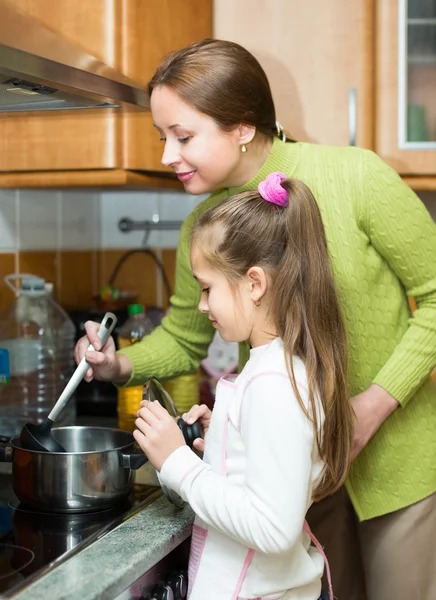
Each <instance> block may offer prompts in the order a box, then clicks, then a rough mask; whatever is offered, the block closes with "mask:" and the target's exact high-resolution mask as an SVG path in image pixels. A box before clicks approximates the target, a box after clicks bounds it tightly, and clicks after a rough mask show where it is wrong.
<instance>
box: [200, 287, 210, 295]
mask: <svg viewBox="0 0 436 600" xmlns="http://www.w3.org/2000/svg"><path fill="white" fill-rule="evenodd" d="M201 291H202V292H203V293H204V294H207V295H209V292H210V288H203V289H202V290H201Z"/></svg>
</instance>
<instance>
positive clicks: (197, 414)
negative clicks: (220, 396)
mask: <svg viewBox="0 0 436 600" xmlns="http://www.w3.org/2000/svg"><path fill="white" fill-rule="evenodd" d="M211 416H212V411H211V410H210V408H208V407H207V406H206V404H200V405H199V404H195V405H194V406H193V407H192V408H191V409H190V410H189V412H187V413H185V414H183V415H182V419H183V420H184V421H186V423H188V425H192V423H195V422H196V421H200V425H201V426H202V428H203V435H204V437H206V432H207V430H208V429H209V425H210V418H211ZM193 446H194V448H195V449H196V450H199V451H200V452H204V439H202V438H197V439H196V440H194V444H193Z"/></svg>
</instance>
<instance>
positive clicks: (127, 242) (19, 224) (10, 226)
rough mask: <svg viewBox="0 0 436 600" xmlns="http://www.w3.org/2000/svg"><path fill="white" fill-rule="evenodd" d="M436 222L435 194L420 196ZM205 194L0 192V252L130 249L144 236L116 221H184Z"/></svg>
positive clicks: (173, 240)
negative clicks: (157, 219) (129, 231)
mask: <svg viewBox="0 0 436 600" xmlns="http://www.w3.org/2000/svg"><path fill="white" fill-rule="evenodd" d="M420 196H421V198H422V199H423V201H424V203H425V205H426V206H427V208H428V210H429V211H430V213H431V214H432V216H433V218H434V219H435V221H436V192H425V193H422V194H420ZM203 198H204V196H189V195H188V194H184V193H182V192H180V193H179V192H137V191H109V192H108V191H104V192H100V191H92V190H77V191H56V190H1V189H0V252H16V251H18V250H44V249H47V250H74V249H94V248H103V249H104V248H133V247H137V246H140V245H141V243H142V240H143V239H144V233H143V232H140V231H135V232H131V233H122V232H121V231H119V229H118V221H119V220H120V219H121V218H123V217H129V218H131V219H134V220H141V221H143V220H152V219H153V217H158V218H159V220H161V221H165V220H172V221H178V220H180V221H183V220H184V219H185V218H186V217H187V216H188V215H189V213H190V212H191V211H192V210H193V208H194V207H195V206H196V205H197V204H198V203H199V202H200V201H201V200H202V199H203ZM178 239H179V233H178V232H177V231H154V232H152V233H151V234H150V237H149V239H148V245H149V246H151V247H154V248H176V247H177V242H178Z"/></svg>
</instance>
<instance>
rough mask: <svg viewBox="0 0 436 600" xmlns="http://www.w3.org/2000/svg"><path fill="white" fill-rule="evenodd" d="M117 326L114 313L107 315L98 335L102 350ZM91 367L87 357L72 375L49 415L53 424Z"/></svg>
mask: <svg viewBox="0 0 436 600" xmlns="http://www.w3.org/2000/svg"><path fill="white" fill-rule="evenodd" d="M116 324H117V318H116V316H115V315H114V314H113V313H110V312H107V313H106V314H105V316H104V317H103V320H102V322H101V323H100V328H99V330H98V333H97V335H98V338H99V340H100V341H101V347H102V348H103V346H104V345H105V344H106V342H107V341H108V339H109V336H110V334H111V333H112V331H113V329H114V327H115V325H116ZM89 350H94V346H93V345H92V344H90V345H89V346H88V351H89ZM89 367H90V364H89V362H88V361H87V360H86V358H85V357H83V358H82V360H81V361H80V363H79V364H78V365H77V368H76V370H75V371H74V373H73V374H72V376H71V379H70V381H69V382H68V383H67V385H66V386H65V389H64V391H63V392H62V394H61V395H60V396H59V400H58V401H57V402H56V404H55V405H54V407H53V409H52V411H51V412H50V414H49V415H48V418H49V419H50V420H51V421H53V422H54V421H56V419H57V418H58V416H59V415H60V413H61V411H62V410H63V408H64V407H65V405H66V404H67V402H68V400H69V399H70V398H71V396H72V395H73V393H74V392H75V391H76V388H77V386H78V385H79V383H80V382H81V381H82V379H83V378H84V377H85V373H86V371H87V370H88V369H89Z"/></svg>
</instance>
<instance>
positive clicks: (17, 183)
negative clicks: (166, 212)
mask: <svg viewBox="0 0 436 600" xmlns="http://www.w3.org/2000/svg"><path fill="white" fill-rule="evenodd" d="M64 187H68V188H78V187H79V188H83V187H85V188H87V187H104V188H107V187H116V188H118V187H124V188H132V189H135V188H139V189H143V188H156V189H171V190H179V191H183V185H182V184H181V183H180V182H179V180H178V179H176V178H174V176H173V175H172V174H166V173H156V172H150V173H147V172H145V171H141V172H139V171H127V170H124V169H96V170H89V171H85V170H80V171H79V170H78V171H25V172H12V173H11V172H9V173H0V189H1V188H64Z"/></svg>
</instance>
